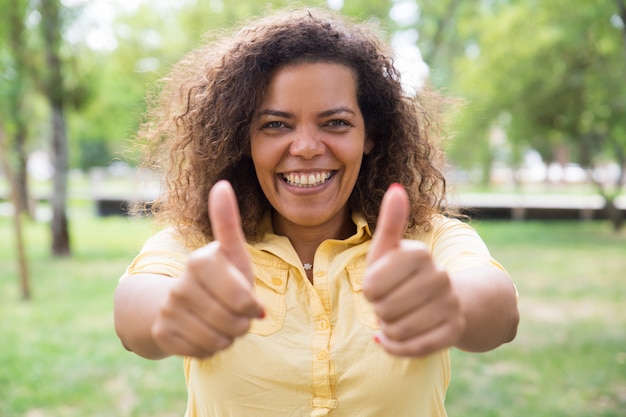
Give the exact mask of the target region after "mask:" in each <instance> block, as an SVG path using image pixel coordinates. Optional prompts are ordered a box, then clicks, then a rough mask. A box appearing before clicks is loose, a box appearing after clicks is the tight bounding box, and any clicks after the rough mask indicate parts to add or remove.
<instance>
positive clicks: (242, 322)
mask: <svg viewBox="0 0 626 417" xmlns="http://www.w3.org/2000/svg"><path fill="white" fill-rule="evenodd" d="M249 329H250V319H248V318H244V317H241V318H238V319H237V320H235V321H234V322H233V324H232V326H231V330H232V333H233V335H235V336H243V335H244V334H246V333H248V330H249Z"/></svg>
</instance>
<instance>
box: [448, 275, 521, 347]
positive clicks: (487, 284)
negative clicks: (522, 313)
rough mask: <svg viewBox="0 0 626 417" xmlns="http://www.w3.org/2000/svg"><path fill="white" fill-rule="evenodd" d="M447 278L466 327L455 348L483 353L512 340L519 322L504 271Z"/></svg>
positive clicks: (515, 298)
mask: <svg viewBox="0 0 626 417" xmlns="http://www.w3.org/2000/svg"><path fill="white" fill-rule="evenodd" d="M450 278H451V280H452V285H453V288H454V290H455V292H456V294H457V296H458V297H459V301H460V304H461V310H462V312H463V315H464V317H465V324H466V327H465V331H464V333H463V335H462V336H461V339H460V340H459V342H458V343H457V344H456V347H457V348H459V349H461V350H465V351H470V352H485V351H488V350H491V349H494V348H496V347H498V346H500V345H501V344H503V343H507V342H510V341H511V340H513V339H514V338H515V335H516V333H517V325H518V323H519V312H518V309H517V296H516V290H515V287H514V285H513V283H512V281H511V279H510V278H509V276H508V275H507V274H506V273H505V272H504V271H501V270H500V269H498V268H496V267H487V266H486V267H479V268H474V269H471V270H469V271H466V272H462V273H458V274H454V275H451V277H450Z"/></svg>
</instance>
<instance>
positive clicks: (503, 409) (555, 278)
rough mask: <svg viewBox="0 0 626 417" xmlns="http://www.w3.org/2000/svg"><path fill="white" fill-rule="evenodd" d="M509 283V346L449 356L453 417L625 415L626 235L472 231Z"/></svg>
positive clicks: (553, 228)
mask: <svg viewBox="0 0 626 417" xmlns="http://www.w3.org/2000/svg"><path fill="white" fill-rule="evenodd" d="M475 226H476V228H477V229H478V230H479V232H480V233H481V235H482V236H483V238H484V239H485V240H486V242H487V243H488V245H489V247H490V248H491V251H492V253H493V255H494V256H495V257H496V258H497V259H498V260H499V261H501V262H502V263H503V264H504V265H505V266H506V267H507V269H508V270H509V272H510V273H511V275H512V276H513V278H514V280H515V282H516V284H517V286H518V290H519V293H520V311H521V315H522V320H521V323H520V327H519V331H518V336H517V338H516V340H515V341H514V342H513V343H511V344H509V345H505V346H503V347H501V348H500V349H497V350H494V351H492V352H488V353H485V354H478V355H477V354H469V353H464V352H459V351H453V352H452V360H453V364H452V370H453V376H452V383H451V386H450V389H449V392H448V411H449V414H450V416H481V417H483V416H501V417H508V416H535V417H542V416H546V417H552V416H573V417H617V416H626V275H625V274H624V271H625V270H626V233H624V232H622V233H620V234H615V233H613V232H611V229H610V225H609V224H608V223H607V222H482V223H477V224H475Z"/></svg>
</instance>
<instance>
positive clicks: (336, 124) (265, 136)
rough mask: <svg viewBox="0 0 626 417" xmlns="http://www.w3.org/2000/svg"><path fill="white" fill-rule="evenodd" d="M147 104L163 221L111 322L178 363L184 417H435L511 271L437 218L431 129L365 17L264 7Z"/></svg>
mask: <svg viewBox="0 0 626 417" xmlns="http://www.w3.org/2000/svg"><path fill="white" fill-rule="evenodd" d="M160 97H161V100H160V101H159V102H158V103H157V106H156V107H155V108H154V109H153V111H152V113H151V119H150V122H151V123H147V124H146V128H145V129H144V131H143V132H142V136H143V137H144V138H145V139H147V142H146V144H147V159H146V165H149V166H152V167H156V168H158V169H161V170H163V171H164V172H165V174H166V182H167V191H168V192H167V193H166V194H164V195H163V196H162V197H161V199H160V200H159V201H157V202H156V203H155V205H154V206H153V209H154V213H155V216H157V218H158V219H160V220H162V221H166V222H167V223H169V224H171V226H172V227H170V228H166V229H164V230H163V231H161V232H159V233H157V234H156V235H155V236H153V237H152V238H151V239H149V240H148V241H147V242H146V244H145V245H144V248H143V249H142V251H141V253H140V254H139V255H138V256H137V258H136V259H135V260H134V261H133V263H132V264H131V265H130V266H129V268H128V270H127V272H126V274H125V275H124V277H123V278H122V279H121V280H120V283H119V286H118V288H117V290H116V293H115V325H116V330H117V333H118V335H119V337H120V339H121V340H122V342H123V343H124V345H125V346H126V348H127V349H129V350H131V351H133V352H136V353H137V354H139V355H141V356H143V357H146V358H151V359H158V358H164V357H167V356H171V355H182V356H184V357H185V361H184V364H185V366H184V367H185V375H186V378H187V387H188V392H189V399H188V408H187V414H186V415H187V416H243V415H245V416H247V415H253V416H279V415H285V416H324V415H331V416H355V415H358V416H381V415H385V416H387V415H389V416H445V415H446V413H445V409H444V404H443V403H444V397H445V391H446V388H447V386H448V382H449V373H450V371H449V356H448V349H449V348H450V347H458V348H460V349H464V350H468V351H486V350H490V349H493V348H495V347H497V346H499V345H500V344H502V343H505V342H508V341H510V340H512V339H513V338H514V336H515V333H516V329H517V323H518V311H517V304H516V292H515V288H514V286H513V284H512V282H511V280H510V278H509V277H508V275H507V273H506V272H505V271H504V269H503V268H502V267H501V266H500V265H499V264H498V263H497V262H496V261H495V260H493V259H492V258H491V256H490V255H489V252H488V250H487V248H486V247H485V245H484V243H483V242H482V240H481V239H480V238H479V237H478V235H477V234H476V232H475V231H474V230H473V229H472V228H471V227H469V226H468V225H466V224H464V223H462V222H460V221H459V220H456V219H450V218H446V217H444V216H443V215H442V214H440V212H441V206H442V203H443V201H444V198H445V181H444V178H443V176H442V175H441V173H440V172H439V171H438V170H437V168H436V166H435V159H437V158H438V152H437V148H436V146H435V145H434V138H433V136H432V133H433V131H434V129H433V128H434V127H435V125H436V120H435V118H434V116H432V115H431V114H430V111H429V109H428V108H425V107H424V106H422V105H421V103H420V98H418V99H415V98H413V97H407V96H405V94H404V92H403V89H402V86H401V83H400V80H399V74H398V72H397V71H396V69H395V68H394V67H393V62H392V58H391V54H390V52H389V51H388V50H386V49H385V46H383V45H382V44H381V43H380V41H379V40H378V38H376V36H375V35H373V34H372V33H371V32H369V31H367V30H366V29H365V28H364V27H363V26H358V25H353V24H351V23H350V22H348V21H346V20H344V19H342V18H340V17H338V16H335V15H331V14H327V13H326V12H321V11H317V10H316V11H296V12H291V13H284V14H275V15H273V16H271V17H268V18H266V19H262V20H259V21H256V22H254V23H252V24H251V25H249V26H247V27H245V28H244V29H243V30H241V31H240V32H239V33H237V34H236V35H235V36H234V37H232V38H231V39H228V40H227V41H224V42H221V43H218V42H216V43H211V44H208V45H206V46H205V47H203V48H201V49H199V50H197V51H195V52H194V53H192V54H191V55H189V56H188V57H187V58H186V59H184V60H183V61H182V62H181V63H180V64H179V65H178V66H176V67H175V68H174V70H173V72H172V74H171V76H170V77H168V79H167V82H166V84H165V86H164V88H163V90H162V92H161V96H160ZM207 199H208V202H207ZM239 213H241V215H240V214H239Z"/></svg>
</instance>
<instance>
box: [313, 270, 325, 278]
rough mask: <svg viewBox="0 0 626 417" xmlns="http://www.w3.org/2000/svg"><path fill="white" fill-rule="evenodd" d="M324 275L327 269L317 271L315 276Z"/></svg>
mask: <svg viewBox="0 0 626 417" xmlns="http://www.w3.org/2000/svg"><path fill="white" fill-rule="evenodd" d="M324 275H326V271H317V272H316V273H315V276H316V277H323V276H324Z"/></svg>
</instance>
